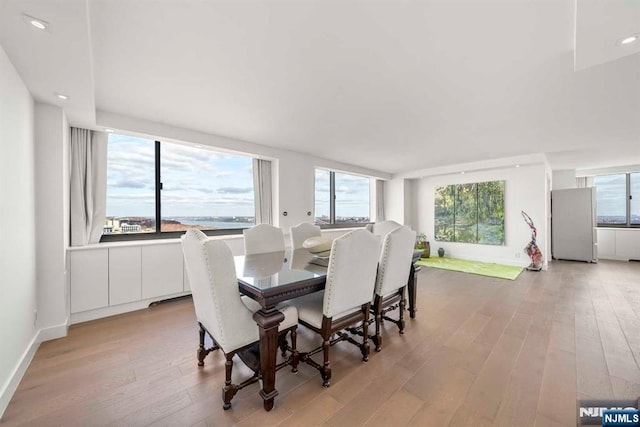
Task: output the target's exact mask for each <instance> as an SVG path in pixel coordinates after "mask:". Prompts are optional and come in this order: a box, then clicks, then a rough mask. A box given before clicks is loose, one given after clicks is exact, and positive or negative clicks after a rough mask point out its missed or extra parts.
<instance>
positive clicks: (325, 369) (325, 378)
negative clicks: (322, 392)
mask: <svg viewBox="0 0 640 427" xmlns="http://www.w3.org/2000/svg"><path fill="white" fill-rule="evenodd" d="M330 348H331V341H330V338H329V337H327V338H326V339H324V341H322V354H323V355H324V364H323V365H322V370H321V371H320V375H322V386H323V387H329V386H330V385H331V363H330V362H329V349H330Z"/></svg>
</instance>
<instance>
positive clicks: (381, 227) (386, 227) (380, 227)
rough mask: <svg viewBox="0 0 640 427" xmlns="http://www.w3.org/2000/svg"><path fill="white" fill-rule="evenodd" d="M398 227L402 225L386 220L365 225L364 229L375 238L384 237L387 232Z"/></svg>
mask: <svg viewBox="0 0 640 427" xmlns="http://www.w3.org/2000/svg"><path fill="white" fill-rule="evenodd" d="M398 227H402V224H399V223H397V222H395V221H392V220H387V221H381V222H376V223H373V224H367V225H366V227H365V228H366V229H367V230H369V231H370V232H372V233H373V234H375V235H376V236H385V235H386V234H387V233H388V232H390V231H392V230H395V229H396V228H398Z"/></svg>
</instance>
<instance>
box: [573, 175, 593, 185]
mask: <svg viewBox="0 0 640 427" xmlns="http://www.w3.org/2000/svg"><path fill="white" fill-rule="evenodd" d="M587 187H593V177H592V176H578V177H576V188H587Z"/></svg>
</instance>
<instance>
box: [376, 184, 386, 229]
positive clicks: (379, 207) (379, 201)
mask: <svg viewBox="0 0 640 427" xmlns="http://www.w3.org/2000/svg"><path fill="white" fill-rule="evenodd" d="M381 221H384V181H382V180H381V179H376V222H381Z"/></svg>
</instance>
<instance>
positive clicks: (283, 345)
mask: <svg viewBox="0 0 640 427" xmlns="http://www.w3.org/2000/svg"><path fill="white" fill-rule="evenodd" d="M278 341H279V342H278V345H279V346H280V354H282V357H285V356H286V355H287V335H286V334H284V335H280V336H279V337H278Z"/></svg>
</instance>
